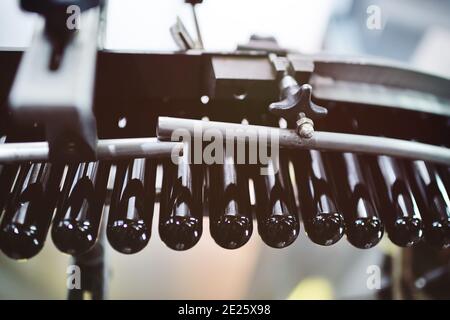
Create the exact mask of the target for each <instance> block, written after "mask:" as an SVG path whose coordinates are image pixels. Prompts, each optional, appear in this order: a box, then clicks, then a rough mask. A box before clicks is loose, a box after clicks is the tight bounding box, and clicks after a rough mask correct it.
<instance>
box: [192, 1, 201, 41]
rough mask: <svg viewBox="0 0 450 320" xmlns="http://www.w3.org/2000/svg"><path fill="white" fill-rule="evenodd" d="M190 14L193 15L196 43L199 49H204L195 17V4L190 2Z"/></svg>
mask: <svg viewBox="0 0 450 320" xmlns="http://www.w3.org/2000/svg"><path fill="white" fill-rule="evenodd" d="M192 15H193V16H194V23H195V31H196V32H197V43H198V46H199V49H204V47H203V39H202V33H201V31H200V24H199V23H198V17H197V11H196V10H195V4H192Z"/></svg>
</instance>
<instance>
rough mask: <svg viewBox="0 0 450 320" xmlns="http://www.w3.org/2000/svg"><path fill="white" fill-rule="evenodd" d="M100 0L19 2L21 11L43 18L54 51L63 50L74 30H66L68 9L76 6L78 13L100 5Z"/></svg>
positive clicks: (25, 0)
mask: <svg viewBox="0 0 450 320" xmlns="http://www.w3.org/2000/svg"><path fill="white" fill-rule="evenodd" d="M101 2H102V1H101V0H69V1H67V0H42V1H33V0H21V1H20V6H21V8H22V9H23V10H25V11H29V12H34V13H38V14H40V15H42V16H43V17H44V18H45V32H46V34H47V35H48V37H49V38H50V40H51V41H52V43H53V45H54V48H55V50H61V52H62V51H63V50H64V46H65V45H66V43H67V41H69V37H70V36H71V34H73V33H74V32H75V31H76V29H75V28H74V29H71V28H68V27H67V25H66V23H67V18H68V13H70V12H71V11H69V9H70V8H71V7H73V6H76V8H77V10H79V13H81V12H84V11H86V10H88V9H91V8H93V7H97V6H99V5H100V3H101Z"/></svg>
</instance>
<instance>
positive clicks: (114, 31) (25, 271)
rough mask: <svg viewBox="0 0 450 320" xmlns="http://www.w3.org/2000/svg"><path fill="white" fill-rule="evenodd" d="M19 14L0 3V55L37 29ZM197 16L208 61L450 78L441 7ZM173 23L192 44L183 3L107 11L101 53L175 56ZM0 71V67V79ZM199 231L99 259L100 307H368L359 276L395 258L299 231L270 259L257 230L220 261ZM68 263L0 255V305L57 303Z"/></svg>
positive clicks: (14, 5) (246, 8)
mask: <svg viewBox="0 0 450 320" xmlns="http://www.w3.org/2000/svg"><path fill="white" fill-rule="evenodd" d="M18 2H19V1H18V0H2V1H0V49H1V48H2V47H3V48H5V47H6V48H7V47H14V48H17V47H27V45H28V44H29V43H30V40H31V37H32V34H33V25H34V23H35V20H36V19H38V18H37V17H36V16H34V15H32V14H26V13H23V12H21V11H20V8H19V4H18ZM371 6H372V8H373V6H376V8H379V13H380V18H381V21H380V28H375V29H373V28H369V27H368V25H367V21H368V19H369V18H370V16H371V14H373V11H371V10H369V13H368V8H369V7H371ZM197 12H198V17H199V20H200V26H201V29H202V34H203V42H204V45H205V48H206V49H207V50H224V51H230V50H234V49H235V48H236V46H237V44H242V43H246V42H247V41H248V39H249V37H250V35H251V34H258V35H271V36H274V37H275V38H276V39H277V40H278V42H279V44H280V45H281V46H282V47H286V48H290V49H295V50H298V51H301V52H304V53H308V54H312V53H319V52H323V51H325V52H327V53H331V54H338V55H351V56H355V55H358V56H360V55H370V56H379V57H384V58H388V59H393V60H396V61H399V62H402V63H405V64H408V65H410V66H412V67H414V68H418V69H422V70H426V71H428V72H433V73H438V74H441V75H444V76H447V77H448V76H450V59H448V57H450V19H448V17H449V16H450V1H448V0H429V1H420V0H396V1H389V0H384V1H382V0H378V1H377V0H370V1H366V0H342V1H332V0H314V1H313V0H279V1H260V0H259V1H258V0H226V1H217V0H216V1H213V0H205V1H204V3H203V4H202V5H200V6H199V7H198V8H197ZM177 16H179V17H180V18H181V19H182V20H183V22H184V24H185V25H186V27H187V29H188V30H189V31H190V33H191V34H195V32H194V24H193V20H192V16H191V11H190V7H189V6H188V5H185V4H184V1H182V0H166V1H151V0H128V1H123V0H109V2H108V7H107V24H106V30H105V34H104V39H103V44H104V47H105V48H106V49H111V50H138V51H149V52H151V51H173V50H176V46H175V43H174V42H173V40H172V38H171V37H170V33H169V27H170V26H171V25H172V24H173V23H174V22H175V20H176V17H177ZM1 70H2V66H1V65H0V76H1ZM155 210H156V211H155V212H158V208H157V207H156V208H155ZM156 216H157V215H156ZM208 225H209V223H208V221H207V218H205V221H204V231H203V232H204V235H203V237H202V238H201V240H200V242H199V244H198V245H197V246H195V247H194V248H193V249H191V250H188V251H186V252H175V251H172V250H170V249H169V248H167V247H165V245H164V244H163V242H162V241H161V240H160V239H159V236H158V232H157V228H156V227H157V220H156V219H155V221H154V226H153V227H154V228H153V229H154V230H153V233H152V239H151V240H150V244H149V245H148V246H147V247H146V248H145V249H144V250H143V251H141V252H140V253H138V254H135V255H132V256H125V255H122V254H119V253H117V252H115V251H113V250H112V249H111V248H109V247H108V248H107V260H108V265H109V272H108V276H109V298H112V299H286V298H292V299H301V298H305V297H308V298H324V299H332V298H343V299H345V298H365V299H367V298H369V299H370V298H374V297H375V295H376V294H377V292H375V291H374V290H370V289H368V288H367V285H366V281H367V278H368V276H369V275H368V274H367V272H366V271H367V268H368V267H369V266H371V265H378V266H380V268H381V267H382V260H383V256H384V255H386V254H391V253H392V252H393V250H397V249H395V248H393V247H392V246H391V244H390V243H389V240H388V239H387V238H386V237H384V239H383V241H384V243H382V244H381V245H379V246H377V247H375V248H373V249H371V250H367V251H364V250H360V249H356V248H354V247H352V246H351V245H350V244H349V243H348V242H347V241H345V240H341V241H340V242H339V243H338V244H336V245H334V246H332V247H321V246H318V245H315V244H313V243H312V242H311V241H309V240H308V239H307V237H306V235H305V234H304V231H303V230H302V232H301V235H300V236H299V238H298V239H297V241H296V242H295V243H294V244H293V245H291V246H290V247H288V248H286V249H282V250H277V249H271V248H269V247H267V246H266V245H264V244H263V243H262V241H261V240H260V239H259V237H258V236H257V235H256V226H255V235H254V236H253V237H252V238H251V240H250V242H249V243H248V244H247V245H245V246H244V247H243V248H241V249H237V250H234V251H228V250H225V249H222V248H220V247H219V246H217V245H216V244H215V243H214V241H213V240H212V238H211V236H210V235H209V230H208ZM107 246H108V245H107ZM69 261H70V258H69V257H68V256H65V255H63V254H61V253H60V252H58V251H57V250H56V248H55V247H54V246H53V244H52V243H51V239H48V241H47V244H46V246H45V247H44V249H43V251H42V252H41V253H40V254H39V255H38V256H37V257H35V258H33V259H31V260H30V261H26V262H16V261H13V260H10V259H7V258H6V257H5V256H4V255H2V254H0V299H64V298H65V297H66V286H65V283H66V278H67V274H66V268H67V265H68V263H69Z"/></svg>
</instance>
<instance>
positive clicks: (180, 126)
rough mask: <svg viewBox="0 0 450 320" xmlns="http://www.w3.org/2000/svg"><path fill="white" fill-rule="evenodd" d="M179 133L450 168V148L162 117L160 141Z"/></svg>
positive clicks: (404, 141)
mask: <svg viewBox="0 0 450 320" xmlns="http://www.w3.org/2000/svg"><path fill="white" fill-rule="evenodd" d="M176 130H178V132H179V133H182V131H180V130H183V131H184V132H188V133H189V134H190V135H191V137H194V136H198V135H199V134H201V135H203V133H204V132H205V131H209V133H213V132H218V133H220V134H221V135H222V137H224V139H226V140H243V139H245V140H248V137H249V136H255V137H264V136H266V137H271V136H278V138H279V145H280V147H282V148H288V149H318V150H335V151H343V152H345V151H347V152H354V153H366V154H381V155H389V156H393V157H401V158H408V159H414V160H424V161H430V162H435V163H440V164H444V165H447V166H448V165H450V149H448V148H445V147H439V146H435V145H430V144H425V143H420V142H414V141H407V140H400V139H394V138H385V137H375V136H366V135H357V134H347V133H337V132H323V131H316V132H315V133H314V135H313V137H312V138H310V139H305V138H301V137H300V136H299V135H298V134H297V133H296V132H295V130H291V129H279V128H273V127H265V126H256V125H242V124H237V123H227V122H217V121H201V120H191V119H182V118H171V117H159V119H158V133H157V135H158V139H160V140H165V141H168V140H170V139H171V136H172V134H173V133H174V132H176Z"/></svg>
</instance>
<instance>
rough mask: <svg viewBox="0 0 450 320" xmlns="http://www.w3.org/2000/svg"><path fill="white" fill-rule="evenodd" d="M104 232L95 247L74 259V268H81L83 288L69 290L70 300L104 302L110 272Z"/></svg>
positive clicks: (68, 296) (68, 297)
mask: <svg viewBox="0 0 450 320" xmlns="http://www.w3.org/2000/svg"><path fill="white" fill-rule="evenodd" d="M104 238H105V237H104V234H103V231H102V232H101V233H100V237H99V240H98V241H97V242H96V243H95V245H94V247H93V248H92V249H91V250H89V251H88V252H86V253H83V254H81V255H78V256H75V257H72V266H73V267H77V268H79V272H80V274H81V275H82V276H81V288H79V289H78V288H72V289H69V290H68V294H67V299H68V300H104V299H106V298H107V296H106V291H107V288H106V283H107V278H106V277H107V275H108V272H107V270H106V261H105V244H104V243H105V241H104Z"/></svg>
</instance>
